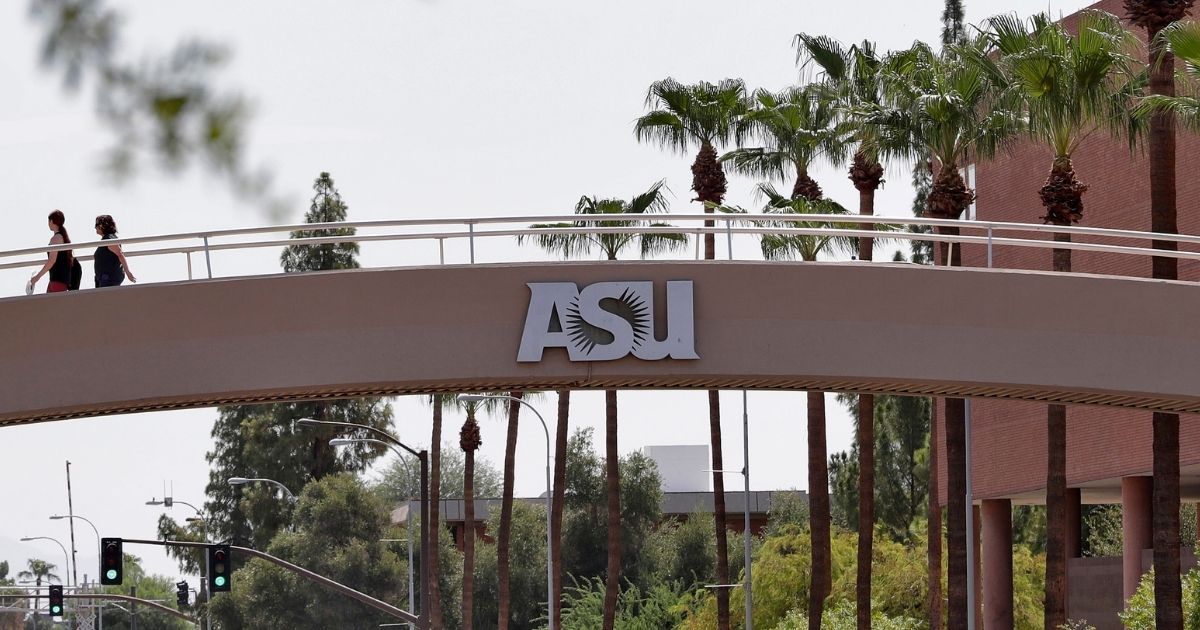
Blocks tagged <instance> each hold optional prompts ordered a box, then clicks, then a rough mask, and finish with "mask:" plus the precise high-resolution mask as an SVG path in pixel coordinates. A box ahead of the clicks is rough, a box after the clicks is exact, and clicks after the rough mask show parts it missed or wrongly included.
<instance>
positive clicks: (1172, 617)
mask: <svg viewBox="0 0 1200 630" xmlns="http://www.w3.org/2000/svg"><path fill="white" fill-rule="evenodd" d="M1193 4H1194V0H1125V11H1126V13H1127V14H1128V17H1129V19H1130V20H1131V21H1132V22H1133V23H1134V24H1136V25H1138V26H1140V27H1142V28H1144V29H1146V36H1147V39H1148V40H1149V41H1150V68H1151V70H1150V90H1149V92H1150V94H1152V95H1158V96H1159V97H1173V96H1175V55H1174V52H1173V50H1172V49H1171V48H1170V47H1169V46H1168V45H1167V40H1166V38H1165V37H1161V36H1160V35H1161V34H1162V31H1163V30H1164V29H1166V28H1167V27H1168V26H1169V25H1170V24H1171V23H1172V22H1176V21H1178V20H1181V19H1183V18H1184V17H1185V16H1186V15H1188V13H1189V11H1190V9H1191V8H1192V5H1193ZM1147 143H1148V145H1149V148H1150V230H1151V231H1153V232H1162V233H1164V234H1177V233H1178V232H1179V226H1178V224H1177V221H1176V190H1175V116H1174V113H1173V112H1172V111H1171V110H1169V109H1160V110H1158V111H1155V112H1154V114H1153V115H1152V116H1151V117H1150V131H1149V134H1148V136H1147ZM1151 246H1152V247H1154V248H1155V249H1165V250H1175V249H1177V248H1178V246H1177V245H1176V244H1175V243H1171V242H1167V241H1157V240H1156V241H1151ZM1151 265H1152V274H1151V275H1153V277H1155V278H1162V279H1165V280H1175V279H1177V278H1178V277H1179V270H1178V261H1177V260H1176V259H1174V258H1168V257H1166V256H1155V257H1154V258H1153V259H1152V262H1151ZM1152 422H1153V433H1154V437H1153V442H1154V446H1153V453H1154V464H1153V469H1154V493H1153V494H1154V496H1153V499H1152V502H1153V505H1154V517H1153V525H1154V529H1153V531H1154V566H1155V569H1156V570H1155V571H1154V600H1155V601H1154V604H1155V605H1154V608H1155V613H1154V617H1155V622H1156V627H1158V628H1162V629H1165V630H1177V629H1178V628H1182V627H1183V593H1182V590H1181V585H1180V582H1179V414H1175V413H1161V412H1155V413H1154V416H1153V420H1152Z"/></svg>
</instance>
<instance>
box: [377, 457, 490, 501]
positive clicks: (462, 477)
mask: <svg viewBox="0 0 1200 630" xmlns="http://www.w3.org/2000/svg"><path fill="white" fill-rule="evenodd" d="M450 444H451V443H450V442H447V443H445V444H443V445H442V499H443V500H444V499H461V498H463V488H464V485H465V483H466V474H465V473H466V466H467V463H466V454H465V453H463V452H462V450H461V449H459V448H457V447H455V448H450ZM474 468H475V474H474V479H473V486H474V487H473V488H472V492H473V493H474V494H475V498H477V499H488V498H492V499H494V498H496V497H499V496H500V485H501V476H500V470H499V469H498V468H496V465H495V464H493V463H492V462H490V461H489V460H487V459H479V458H476V459H475V463H474ZM375 490H376V492H379V493H380V496H382V497H383V499H384V500H385V501H387V502H388V503H389V504H391V505H395V504H397V503H404V502H406V501H408V500H410V499H416V498H419V497H420V496H421V477H420V471H419V470H418V469H417V467H416V462H415V460H414V461H413V463H412V465H406V464H405V463H404V461H402V460H399V459H397V460H395V461H392V462H390V463H388V464H386V465H385V466H384V467H383V469H382V470H381V471H380V473H379V481H378V483H377V484H376V485H375Z"/></svg>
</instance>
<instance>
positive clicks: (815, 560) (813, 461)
mask: <svg viewBox="0 0 1200 630" xmlns="http://www.w3.org/2000/svg"><path fill="white" fill-rule="evenodd" d="M758 191H759V192H760V193H761V194H762V195H763V196H764V197H766V199H767V202H766V205H765V207H764V208H763V210H762V211H763V213H775V214H779V213H784V214H810V213H819V214H848V212H847V211H846V209H845V208H843V207H842V206H840V205H838V204H837V203H835V202H833V201H829V200H827V199H819V200H816V201H810V200H809V199H807V198H805V197H796V198H791V197H786V196H784V195H782V194H780V193H779V192H777V191H776V190H775V189H774V188H773V187H771V185H770V184H760V185H759V187H758ZM720 209H721V210H722V211H724V212H734V213H744V212H746V210H744V209H743V208H739V207H736V206H723V207H721V208H720ZM771 225H773V226H775V227H780V228H797V229H814V228H820V227H831V226H830V224H829V223H815V222H807V221H779V222H776V223H772V224H771ZM833 227H847V226H845V225H837V224H835V225H834V226H833ZM855 246H856V242H855V240H854V239H853V238H850V237H845V236H837V235H831V234H820V235H807V234H805V235H797V234H787V233H784V234H764V235H763V236H762V237H761V247H762V254H763V258H766V259H767V260H788V259H796V258H799V259H800V260H803V261H808V262H812V261H815V260H817V258H818V257H819V256H820V255H821V254H822V253H836V252H842V253H848V252H850V251H853V250H854V248H855ZM827 451H828V449H827V448H826V440H825V393H824V392H808V506H809V507H808V522H809V528H808V529H809V537H810V540H811V553H812V580H811V582H810V586H809V601H808V627H809V628H811V629H812V630H820V628H821V615H822V612H823V611H824V608H825V599H826V598H827V597H829V594H830V593H831V592H832V589H833V567H832V555H833V551H832V541H831V539H830V521H831V517H830V512H829V465H828V463H827V461H826V460H827V458H828V452H827Z"/></svg>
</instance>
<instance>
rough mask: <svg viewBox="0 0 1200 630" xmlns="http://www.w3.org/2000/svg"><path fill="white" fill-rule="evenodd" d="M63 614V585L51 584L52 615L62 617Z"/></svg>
mask: <svg viewBox="0 0 1200 630" xmlns="http://www.w3.org/2000/svg"><path fill="white" fill-rule="evenodd" d="M62 615H63V591H62V586H61V585H58V584H51V585H50V616H51V617H61V616H62Z"/></svg>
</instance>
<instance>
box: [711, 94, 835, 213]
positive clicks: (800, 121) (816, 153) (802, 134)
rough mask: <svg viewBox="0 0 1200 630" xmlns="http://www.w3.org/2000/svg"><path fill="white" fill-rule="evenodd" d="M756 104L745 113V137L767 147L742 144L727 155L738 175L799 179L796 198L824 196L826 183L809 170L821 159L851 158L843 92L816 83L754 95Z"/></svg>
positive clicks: (740, 132)
mask: <svg viewBox="0 0 1200 630" xmlns="http://www.w3.org/2000/svg"><path fill="white" fill-rule="evenodd" d="M754 102H755V107H754V108H753V109H752V110H750V111H749V112H747V113H746V115H745V116H743V117H742V119H741V121H740V123H739V124H738V136H739V139H740V140H742V141H746V140H751V139H754V140H761V141H762V142H763V143H765V144H766V145H767V146H763V147H738V148H737V149H734V150H732V151H730V152H728V153H726V154H725V155H723V156H721V163H722V164H729V165H730V167H731V168H732V169H733V171H734V172H735V173H740V174H743V175H750V176H752V177H761V178H765V179H767V180H768V181H778V180H781V179H785V178H788V177H795V178H796V179H795V184H794V185H793V186H792V197H804V198H805V199H808V200H810V201H815V200H817V199H820V198H821V196H822V195H821V187H820V186H819V185H818V184H817V182H816V181H815V180H813V178H812V177H811V176H810V175H809V174H808V171H809V169H810V168H811V167H812V166H813V165H814V164H815V163H816V162H817V161H818V160H826V161H829V162H833V163H840V162H843V161H845V158H846V148H847V146H848V141H849V139H850V133H851V126H850V123H848V122H847V121H845V120H843V119H841V117H840V116H839V115H838V104H839V103H838V100H837V92H836V91H835V90H834V89H833V88H832V87H831V86H829V85H824V84H820V83H811V84H809V85H805V86H803V87H791V88H788V89H786V90H784V91H782V92H780V93H778V94H775V93H772V92H769V91H767V90H758V91H757V92H755V93H754Z"/></svg>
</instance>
